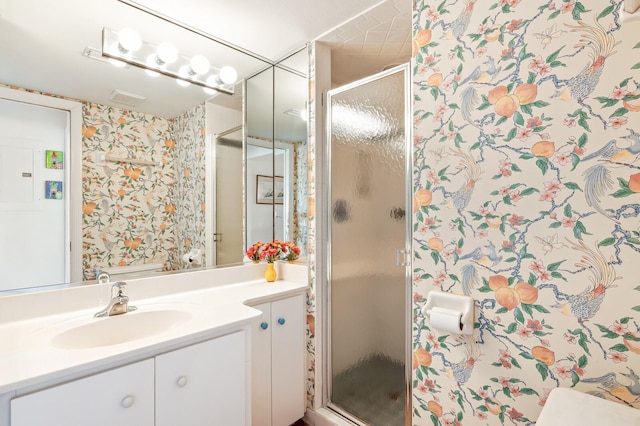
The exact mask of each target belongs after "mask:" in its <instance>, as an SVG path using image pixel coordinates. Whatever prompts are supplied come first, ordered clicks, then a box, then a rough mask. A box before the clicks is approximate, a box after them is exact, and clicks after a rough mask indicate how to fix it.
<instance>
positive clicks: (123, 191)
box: [118, 189, 127, 197]
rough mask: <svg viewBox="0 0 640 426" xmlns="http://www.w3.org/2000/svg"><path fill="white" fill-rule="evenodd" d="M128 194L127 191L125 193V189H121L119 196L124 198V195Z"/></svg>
mask: <svg viewBox="0 0 640 426" xmlns="http://www.w3.org/2000/svg"><path fill="white" fill-rule="evenodd" d="M126 193H127V191H125V190H124V189H120V190H119V191H118V195H119V196H120V197H122V196H124V194H126Z"/></svg>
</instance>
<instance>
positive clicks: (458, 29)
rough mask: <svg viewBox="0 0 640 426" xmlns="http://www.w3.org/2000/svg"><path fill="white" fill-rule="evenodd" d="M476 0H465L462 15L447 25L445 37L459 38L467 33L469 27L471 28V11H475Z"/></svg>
mask: <svg viewBox="0 0 640 426" xmlns="http://www.w3.org/2000/svg"><path fill="white" fill-rule="evenodd" d="M476 1H477V0H465V2H464V9H462V12H460V15H458V17H457V18H456V19H454V20H453V21H452V22H450V23H449V24H448V25H446V26H445V29H446V32H445V37H446V38H447V39H449V40H450V39H452V38H455V39H458V40H459V39H460V37H462V36H463V35H465V34H466V33H467V28H469V22H470V21H471V12H473V6H474V5H475V4H476Z"/></svg>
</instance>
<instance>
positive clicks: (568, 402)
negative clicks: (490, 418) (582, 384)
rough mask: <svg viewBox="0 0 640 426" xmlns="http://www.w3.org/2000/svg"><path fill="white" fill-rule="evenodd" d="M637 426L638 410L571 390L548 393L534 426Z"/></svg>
mask: <svg viewBox="0 0 640 426" xmlns="http://www.w3.org/2000/svg"><path fill="white" fill-rule="evenodd" d="M608 425H611V426H613V425H615V426H640V410H636V409H634V408H631V407H628V406H626V405H622V404H618V403H615V402H611V401H607V400H606V399H602V398H598V397H597V396H593V395H589V394H586V393H582V392H578V391H576V390H573V389H567V388H556V389H554V390H552V391H551V393H549V397H548V398H547V403H546V404H545V405H544V408H543V409H542V412H541V413H540V417H539V418H538V421H537V422H536V426H608Z"/></svg>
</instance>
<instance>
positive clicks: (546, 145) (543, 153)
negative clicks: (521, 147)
mask: <svg viewBox="0 0 640 426" xmlns="http://www.w3.org/2000/svg"><path fill="white" fill-rule="evenodd" d="M555 152H556V144H555V143H553V142H551V141H540V142H536V143H535V144H533V146H532V147H531V153H532V154H533V155H535V156H536V157H545V158H551V157H552V156H553V154H554V153H555Z"/></svg>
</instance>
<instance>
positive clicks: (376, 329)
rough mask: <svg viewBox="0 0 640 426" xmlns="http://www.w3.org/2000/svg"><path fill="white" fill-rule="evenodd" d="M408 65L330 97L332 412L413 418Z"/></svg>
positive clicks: (381, 422) (379, 423)
mask: <svg viewBox="0 0 640 426" xmlns="http://www.w3.org/2000/svg"><path fill="white" fill-rule="evenodd" d="M408 73H409V70H408V65H404V66H400V67H396V68H393V69H391V70H388V71H385V72H383V73H380V74H377V75H375V76H372V77H370V78H367V79H365V80H361V81H358V82H356V83H352V84H350V85H348V86H345V87H342V88H338V89H335V90H332V91H330V92H329V93H328V103H327V105H328V126H329V129H328V134H329V144H328V145H329V148H328V156H327V158H328V173H327V174H328V180H329V182H328V183H329V185H328V187H329V197H328V209H329V211H328V212H327V214H328V224H329V226H328V234H329V235H328V264H329V265H328V266H329V267H328V285H329V291H328V295H329V296H328V299H329V300H328V318H329V320H328V322H329V323H328V326H329V336H328V342H327V343H328V356H327V359H328V360H327V362H328V365H327V367H328V368H327V371H328V373H327V376H328V377H327V379H328V383H329V389H328V393H329V395H328V399H329V401H328V404H327V405H328V407H329V408H330V409H332V410H334V411H336V412H338V413H339V414H341V415H342V416H344V417H347V418H348V419H350V420H351V421H354V422H357V423H361V424H368V425H375V426H395V425H398V426H403V425H405V424H408V423H407V422H408V421H409V420H410V418H411V415H410V408H409V407H410V405H409V404H410V403H409V401H410V398H408V392H409V383H410V375H409V372H410V370H409V368H410V365H409V363H408V362H407V359H408V353H409V337H410V336H409V330H410V328H409V325H408V324H409V312H410V309H409V306H410V305H409V297H410V291H409V289H410V268H409V265H407V263H408V262H409V260H408V259H409V256H408V255H407V253H408V248H409V247H410V239H409V236H410V219H409V217H408V216H407V214H408V212H409V211H410V210H409V209H410V203H409V196H408V193H409V191H408V188H410V172H409V171H410V158H411V155H410V147H411V144H410V131H409V129H410V125H409V123H408V120H410V118H409V99H410V97H409V93H410V90H409V87H408V81H409V74H408Z"/></svg>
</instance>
